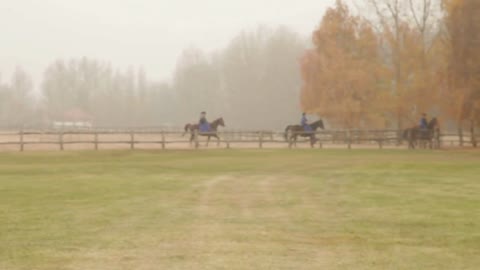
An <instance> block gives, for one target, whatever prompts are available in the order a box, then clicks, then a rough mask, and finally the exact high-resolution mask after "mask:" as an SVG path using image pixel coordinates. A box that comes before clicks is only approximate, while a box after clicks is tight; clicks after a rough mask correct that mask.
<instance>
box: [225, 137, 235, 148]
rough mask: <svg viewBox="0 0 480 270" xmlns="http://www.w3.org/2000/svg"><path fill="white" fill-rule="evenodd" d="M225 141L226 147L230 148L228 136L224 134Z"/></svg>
mask: <svg viewBox="0 0 480 270" xmlns="http://www.w3.org/2000/svg"><path fill="white" fill-rule="evenodd" d="M234 136H235V135H234ZM225 142H226V143H227V149H230V136H225Z"/></svg>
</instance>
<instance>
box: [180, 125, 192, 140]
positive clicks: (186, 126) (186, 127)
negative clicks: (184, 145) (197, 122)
mask: <svg viewBox="0 0 480 270" xmlns="http://www.w3.org/2000/svg"><path fill="white" fill-rule="evenodd" d="M190 126H191V125H190V124H186V125H185V128H184V130H185V132H184V133H183V135H182V137H184V136H185V135H186V134H187V132H188V130H189V129H190Z"/></svg>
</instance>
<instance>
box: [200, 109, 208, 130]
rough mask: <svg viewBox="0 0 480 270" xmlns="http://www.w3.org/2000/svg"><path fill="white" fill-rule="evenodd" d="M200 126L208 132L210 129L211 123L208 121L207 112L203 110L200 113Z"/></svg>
mask: <svg viewBox="0 0 480 270" xmlns="http://www.w3.org/2000/svg"><path fill="white" fill-rule="evenodd" d="M198 127H199V129H200V132H208V131H209V129H210V125H209V124H208V121H207V113H206V112H202V113H200V120H199V121H198Z"/></svg>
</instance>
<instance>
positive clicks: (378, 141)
mask: <svg viewBox="0 0 480 270" xmlns="http://www.w3.org/2000/svg"><path fill="white" fill-rule="evenodd" d="M314 134H315V136H316V137H317V139H318V141H317V144H316V147H320V148H323V147H328V146H336V147H341V148H347V149H352V148H353V147H359V148H361V147H365V146H369V147H370V148H371V147H375V148H379V149H382V148H384V147H396V148H398V147H402V148H407V146H406V144H402V138H401V133H400V132H398V131H396V130H327V131H320V132H315V133H314ZM184 135H185V136H184ZM204 135H209V134H208V133H201V134H198V133H195V134H193V141H190V137H191V134H190V133H188V134H185V133H184V132H183V131H165V130H89V131H28V130H22V131H17V132H0V146H10V147H11V146H13V147H14V149H17V150H19V151H25V150H29V149H34V148H35V146H38V145H44V146H45V145H53V146H54V148H56V149H58V150H66V148H67V146H70V145H80V144H81V145H84V146H85V148H83V149H94V150H99V149H101V148H102V146H106V145H122V146H124V147H127V148H129V149H132V150H133V149H137V148H138V146H140V145H142V146H143V147H145V146H146V147H147V148H149V146H156V148H160V149H167V148H171V149H177V148H194V149H199V148H204V147H205V145H206V141H205V139H204V138H205V136H204ZM211 135H213V134H211ZM218 136H219V137H220V139H219V140H217V139H215V138H212V141H211V142H210V146H212V145H213V146H216V147H225V148H233V147H243V148H245V147H246V148H270V147H272V145H276V147H284V148H286V147H289V148H294V147H298V146H307V145H308V144H307V142H308V140H306V139H305V138H300V137H299V140H298V142H297V144H293V143H291V142H287V141H286V140H285V137H284V136H285V134H284V133H283V132H274V131H221V132H218ZM478 140H479V138H477V137H476V136H475V135H474V134H470V133H469V132H463V131H462V132H460V134H459V133H444V134H441V136H440V138H439V146H441V147H452V146H460V147H463V146H475V147H476V142H477V141H478Z"/></svg>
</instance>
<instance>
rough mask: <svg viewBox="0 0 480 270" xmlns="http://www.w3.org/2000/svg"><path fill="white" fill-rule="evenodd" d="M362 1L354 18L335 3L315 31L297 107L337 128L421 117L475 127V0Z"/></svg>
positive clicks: (479, 9)
mask: <svg viewBox="0 0 480 270" xmlns="http://www.w3.org/2000/svg"><path fill="white" fill-rule="evenodd" d="M360 2H362V1H357V4H358V3H360ZM363 4H364V5H363V7H362V8H361V9H360V11H361V12H360V14H353V13H352V12H351V10H350V9H349V7H348V6H347V5H346V4H345V3H344V2H342V1H340V0H339V1H337V3H336V5H335V7H332V8H330V9H329V10H328V11H327V12H326V14H325V16H324V17H323V19H322V21H321V24H320V25H319V27H318V28H317V29H316V31H315V32H314V33H313V37H312V40H313V43H314V48H313V49H311V50H308V51H307V52H306V53H305V54H304V56H303V58H302V65H301V69H302V78H303V86H302V90H301V100H302V101H301V102H302V107H303V108H304V109H305V110H307V111H309V112H311V113H316V114H318V115H320V116H323V117H325V118H327V119H328V120H329V121H330V123H331V124H333V125H335V126H337V127H347V128H373V127H379V128H384V127H390V128H403V127H406V126H411V125H415V124H417V123H418V119H419V118H420V115H421V114H422V113H423V112H426V113H428V114H429V115H430V117H432V116H437V117H439V118H440V119H441V122H442V123H443V124H444V127H445V126H446V125H449V126H452V127H453V126H455V127H458V128H461V127H462V126H464V125H465V124H469V125H470V126H472V127H473V126H474V125H478V120H479V119H480V118H479V117H480V2H479V1H478V0H444V1H441V0H364V1H363ZM359 6H362V5H361V3H360V5H359ZM362 12H363V13H362ZM372 14H373V15H372Z"/></svg>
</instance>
